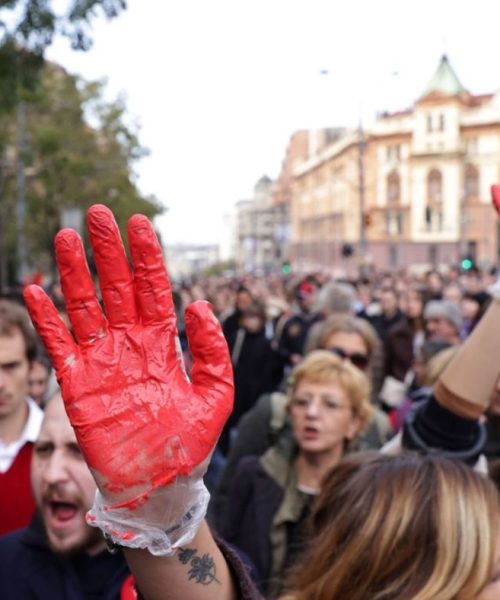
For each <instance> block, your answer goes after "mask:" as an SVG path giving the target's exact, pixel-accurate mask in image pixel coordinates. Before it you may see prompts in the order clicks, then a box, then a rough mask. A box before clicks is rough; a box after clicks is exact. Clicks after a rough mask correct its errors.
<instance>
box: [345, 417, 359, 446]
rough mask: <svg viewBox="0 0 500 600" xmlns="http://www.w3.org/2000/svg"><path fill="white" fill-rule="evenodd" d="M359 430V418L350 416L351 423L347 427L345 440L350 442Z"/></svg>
mask: <svg viewBox="0 0 500 600" xmlns="http://www.w3.org/2000/svg"><path fill="white" fill-rule="evenodd" d="M360 429H361V421H360V419H359V417H358V416H357V415H355V414H352V416H351V421H350V423H349V425H348V427H347V432H346V436H345V437H346V439H347V440H349V441H351V440H352V439H353V438H354V437H356V435H357V434H358V433H359V430H360Z"/></svg>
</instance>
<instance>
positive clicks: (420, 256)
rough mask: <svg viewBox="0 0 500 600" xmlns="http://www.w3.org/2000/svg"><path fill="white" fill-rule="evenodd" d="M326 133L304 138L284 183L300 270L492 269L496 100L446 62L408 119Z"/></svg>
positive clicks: (499, 130) (499, 157) (499, 134)
mask: <svg viewBox="0 0 500 600" xmlns="http://www.w3.org/2000/svg"><path fill="white" fill-rule="evenodd" d="M325 131H326V132H332V131H336V135H331V133H330V134H329V135H328V134H326V135H325ZM325 131H323V132H309V137H310V140H311V139H312V143H311V142H310V144H309V152H307V153H302V155H300V153H299V157H298V159H297V160H295V163H294V165H293V172H292V177H291V179H290V180H289V188H290V215H291V248H290V252H291V259H292V262H293V264H294V267H295V268H296V269H297V270H302V269H304V270H308V269H317V268H328V269H329V270H333V271H334V272H337V273H339V274H340V273H346V272H347V273H354V272H355V271H357V269H358V267H359V265H360V264H366V263H370V264H373V265H375V266H376V267H377V268H379V269H394V268H399V267H409V266H412V267H414V268H419V267H420V268H428V267H429V266H445V265H450V264H453V263H455V264H457V263H458V262H459V261H460V258H461V257H463V256H465V255H470V256H471V257H472V258H473V260H475V261H477V263H478V264H479V265H483V266H487V265H489V264H496V262H497V258H498V239H497V237H498V234H497V218H496V215H495V214H494V212H493V209H492V207H491V200H490V192H489V188H490V185H491V184H492V183H497V182H499V181H500V92H499V93H498V94H487V95H481V96H478V95H473V94H471V93H470V92H468V91H467V90H466V89H465V88H464V87H463V85H462V84H461V83H460V81H459V79H458V77H457V75H456V74H455V72H454V70H453V69H452V67H451V65H450V63H449V61H448V59H447V57H446V56H443V57H442V59H441V62H440V64H439V66H438V69H437V71H436V73H435V74H434V76H433V77H432V79H431V81H430V82H429V85H428V86H427V88H426V89H425V91H424V93H423V94H422V96H421V97H420V98H419V99H418V100H417V101H416V102H415V104H414V106H413V107H412V108H411V109H410V110H406V111H402V112H397V113H392V114H388V113H386V114H382V115H380V116H379V117H378V118H377V120H376V121H375V123H374V124H373V126H372V127H371V128H370V129H369V130H365V131H346V130H325ZM318 134H320V135H321V140H322V143H318V140H317V138H316V136H317V135H318ZM292 140H293V138H292Z"/></svg>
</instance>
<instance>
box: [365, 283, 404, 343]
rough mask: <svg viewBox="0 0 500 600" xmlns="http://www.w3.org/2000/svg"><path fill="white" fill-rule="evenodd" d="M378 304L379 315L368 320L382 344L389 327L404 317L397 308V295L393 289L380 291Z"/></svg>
mask: <svg viewBox="0 0 500 600" xmlns="http://www.w3.org/2000/svg"><path fill="white" fill-rule="evenodd" d="M379 304H380V314H377V315H374V316H373V317H370V318H369V319H368V320H369V321H370V324H371V325H372V326H373V327H374V329H375V331H376V332H377V333H378V335H379V337H380V339H381V340H382V342H385V340H386V339H387V334H388V332H389V330H390V329H391V327H394V326H395V325H396V323H399V322H400V321H401V320H402V319H403V318H404V315H403V313H402V311H401V310H400V308H399V298H398V294H397V292H396V290H395V289H394V288H393V287H389V288H385V289H382V290H381V293H380V300H379Z"/></svg>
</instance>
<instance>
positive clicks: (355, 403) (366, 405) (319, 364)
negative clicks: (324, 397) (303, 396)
mask: <svg viewBox="0 0 500 600" xmlns="http://www.w3.org/2000/svg"><path fill="white" fill-rule="evenodd" d="M303 381H308V382H310V383H331V382H332V381H334V382H337V383H338V384H339V385H340V387H341V388H342V389H343V390H344V391H345V393H346V395H347V397H348V399H349V401H350V403H351V408H352V412H353V414H354V416H355V417H357V418H358V420H359V423H360V427H359V431H358V435H360V434H362V433H363V432H364V431H366V428H367V427H368V425H369V423H370V421H371V419H372V417H373V407H372V405H371V404H370V382H369V380H368V378H367V377H366V375H365V374H364V373H363V372H362V371H360V370H359V369H357V368H356V367H354V366H353V365H351V363H350V362H348V361H345V360H342V359H341V358H340V357H338V356H336V355H335V354H333V353H332V352H328V351H327V350H314V351H313V352H310V353H309V354H307V355H306V357H305V358H304V359H303V360H301V361H300V363H298V365H297V366H296V367H295V368H294V369H293V371H292V374H291V377H290V385H289V389H288V400H289V402H290V400H291V398H292V396H293V394H294V392H295V390H296V389H297V387H298V386H299V384H300V383H301V382H303Z"/></svg>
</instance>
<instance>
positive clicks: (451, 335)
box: [424, 300, 463, 344]
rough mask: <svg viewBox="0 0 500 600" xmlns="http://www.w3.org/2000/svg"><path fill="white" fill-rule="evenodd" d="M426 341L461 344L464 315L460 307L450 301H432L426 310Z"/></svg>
mask: <svg viewBox="0 0 500 600" xmlns="http://www.w3.org/2000/svg"><path fill="white" fill-rule="evenodd" d="M424 321H425V331H426V339H429V340H444V341H446V342H449V343H450V344H459V343H460V342H461V337H460V331H461V329H462V322H463V318H462V313H461V311H460V307H459V306H457V305H456V304H454V303H453V302H450V301H448V300H431V301H430V302H428V303H427V304H426V306H425V309H424Z"/></svg>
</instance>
